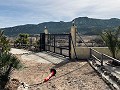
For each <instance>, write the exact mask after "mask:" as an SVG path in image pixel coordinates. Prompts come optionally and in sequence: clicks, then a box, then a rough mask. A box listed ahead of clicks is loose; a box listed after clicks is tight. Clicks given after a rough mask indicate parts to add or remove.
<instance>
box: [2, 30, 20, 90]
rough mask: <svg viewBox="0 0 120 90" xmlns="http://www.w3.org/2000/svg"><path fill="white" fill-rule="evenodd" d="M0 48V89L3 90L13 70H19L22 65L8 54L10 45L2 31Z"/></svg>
mask: <svg viewBox="0 0 120 90" xmlns="http://www.w3.org/2000/svg"><path fill="white" fill-rule="evenodd" d="M0 48H1V52H0V87H2V90H4V87H5V85H6V83H7V82H8V80H9V75H10V73H11V71H12V70H13V69H19V68H20V67H21V66H22V64H21V63H20V60H18V59H17V58H16V57H15V56H13V55H11V54H9V51H10V44H9V40H8V39H7V37H6V36H5V35H4V31H0ZM0 90H1V88H0Z"/></svg>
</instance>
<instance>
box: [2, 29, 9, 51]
mask: <svg viewBox="0 0 120 90" xmlns="http://www.w3.org/2000/svg"><path fill="white" fill-rule="evenodd" d="M0 48H1V53H7V52H8V51H10V44H9V40H8V39H7V37H6V36H5V35H4V31H0Z"/></svg>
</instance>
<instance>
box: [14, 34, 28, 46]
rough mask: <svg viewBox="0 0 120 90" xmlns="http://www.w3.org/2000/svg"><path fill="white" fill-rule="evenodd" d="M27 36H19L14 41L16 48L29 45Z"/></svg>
mask: <svg viewBox="0 0 120 90" xmlns="http://www.w3.org/2000/svg"><path fill="white" fill-rule="evenodd" d="M28 36H29V34H24V33H23V34H22V33H20V34H19V38H17V39H16V41H15V44H16V45H18V46H23V45H28V44H29V39H28Z"/></svg>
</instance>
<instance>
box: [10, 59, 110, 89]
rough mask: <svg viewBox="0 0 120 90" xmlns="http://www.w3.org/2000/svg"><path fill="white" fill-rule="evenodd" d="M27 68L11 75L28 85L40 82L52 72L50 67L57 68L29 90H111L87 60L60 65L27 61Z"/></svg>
mask: <svg viewBox="0 0 120 90" xmlns="http://www.w3.org/2000/svg"><path fill="white" fill-rule="evenodd" d="M22 62H23V63H24V64H25V68H24V69H22V70H20V71H14V72H13V73H12V75H11V77H12V78H16V79H18V80H20V81H21V82H25V83H27V84H28V85H33V84H39V83H40V82H43V80H44V78H45V77H47V76H48V75H49V74H50V71H49V69H50V68H52V67H54V68H55V69H56V70H57V74H56V76H53V77H52V78H51V79H50V81H48V82H45V83H43V84H41V85H35V86H33V87H31V88H29V90H110V89H109V87H108V86H107V85H106V83H104V81H103V80H102V79H101V78H100V77H99V76H98V75H97V73H96V72H95V71H94V70H93V69H92V68H91V66H90V65H89V64H88V63H87V62H68V63H64V64H60V65H53V64H43V63H35V62H25V61H22Z"/></svg>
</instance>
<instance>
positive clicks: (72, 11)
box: [0, 0, 120, 28]
mask: <svg viewBox="0 0 120 90" xmlns="http://www.w3.org/2000/svg"><path fill="white" fill-rule="evenodd" d="M77 17H90V18H99V19H109V18H120V0H0V28H4V27H13V26H17V25H24V24H39V23H42V22H49V21H55V22H58V21H72V20H73V19H75V18H77Z"/></svg>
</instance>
